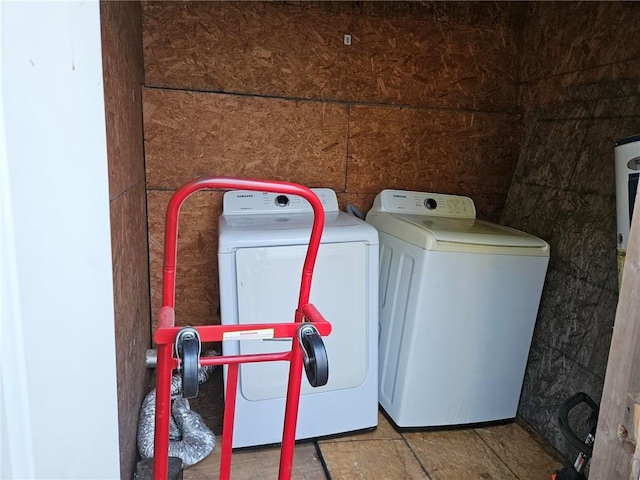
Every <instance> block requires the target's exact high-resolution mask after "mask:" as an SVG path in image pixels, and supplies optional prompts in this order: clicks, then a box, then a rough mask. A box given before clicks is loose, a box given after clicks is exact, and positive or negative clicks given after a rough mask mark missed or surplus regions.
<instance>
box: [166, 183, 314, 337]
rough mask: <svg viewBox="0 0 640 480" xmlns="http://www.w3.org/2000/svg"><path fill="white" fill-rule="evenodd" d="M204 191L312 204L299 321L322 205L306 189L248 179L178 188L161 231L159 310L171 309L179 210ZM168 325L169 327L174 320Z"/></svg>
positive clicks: (193, 184)
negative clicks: (281, 196) (277, 197)
mask: <svg viewBox="0 0 640 480" xmlns="http://www.w3.org/2000/svg"><path fill="white" fill-rule="evenodd" d="M204 189H220V190H255V191H259V192H272V193H284V194H287V195H299V196H300V197H302V198H304V199H305V200H306V201H308V202H309V203H310V204H311V207H312V208H313V226H312V227H311V237H310V239H309V247H308V248H307V255H306V257H305V260H304V265H303V267H302V279H301V286H300V297H299V299H298V308H297V309H296V317H295V320H296V321H297V322H300V321H302V316H303V313H302V308H303V307H304V306H305V305H306V304H308V303H309V292H310V291H311V281H312V277H313V267H314V265H315V261H316V257H317V256H318V248H319V247H320V237H321V236H322V229H323V227H324V209H323V207H322V202H321V201H320V200H319V199H318V197H317V196H316V195H315V193H313V192H312V191H311V190H309V189H308V188H307V187H304V186H302V185H298V184H296V183H290V182H279V181H271V180H257V179H248V178H230V177H201V178H196V179H195V180H192V181H190V182H189V183H186V184H185V185H183V186H182V187H180V188H179V189H178V190H176V192H175V193H174V194H173V196H172V197H171V200H169V206H168V207H167V215H166V219H165V220H166V221H165V231H164V264H163V269H162V274H163V281H162V306H163V307H170V308H174V304H175V289H176V262H177V255H178V248H177V244H178V217H179V214H180V207H181V206H182V203H183V202H184V201H185V200H186V199H187V197H188V196H189V195H191V194H192V193H195V192H197V191H198V190H204ZM171 322H172V323H171V324H170V325H163V326H165V327H172V326H174V325H173V319H171Z"/></svg>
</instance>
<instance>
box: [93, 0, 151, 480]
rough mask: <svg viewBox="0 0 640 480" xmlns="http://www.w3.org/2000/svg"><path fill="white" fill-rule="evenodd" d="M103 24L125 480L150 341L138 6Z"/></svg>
mask: <svg viewBox="0 0 640 480" xmlns="http://www.w3.org/2000/svg"><path fill="white" fill-rule="evenodd" d="M100 20H101V34H102V62H103V77H104V100H105V112H106V134H107V155H108V160H109V167H108V168H109V194H110V198H111V205H110V208H111V250H112V261H113V288H114V308H115V336H116V338H115V340H116V350H117V358H116V366H117V372H118V379H117V380H118V426H119V440H120V476H121V478H131V476H132V474H133V471H134V468H135V465H136V458H137V447H136V430H137V424H138V412H139V409H140V404H141V402H142V398H143V397H144V395H145V394H146V389H147V383H148V372H147V369H146V367H145V358H144V355H145V351H146V349H147V348H149V346H150V342H151V339H150V329H149V321H150V309H149V271H148V262H147V258H148V257H147V252H148V244H147V227H146V225H147V222H146V208H145V184H144V157H143V148H142V147H143V141H142V99H141V86H142V83H143V79H144V75H143V61H142V45H141V38H142V20H141V8H140V4H139V3H138V2H101V3H100ZM87 161H90V159H87Z"/></svg>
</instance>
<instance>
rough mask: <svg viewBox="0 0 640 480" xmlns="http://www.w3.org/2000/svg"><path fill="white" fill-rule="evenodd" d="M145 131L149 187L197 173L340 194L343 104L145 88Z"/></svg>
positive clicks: (344, 139)
mask: <svg viewBox="0 0 640 480" xmlns="http://www.w3.org/2000/svg"><path fill="white" fill-rule="evenodd" d="M144 127H145V154H146V161H147V164H146V165H147V188H149V189H176V188H178V187H179V186H180V185H182V184H183V183H185V182H187V181H189V180H191V179H193V178H194V177H198V176H202V175H231V176H244V177H264V178H271V179H276V180H288V181H293V182H298V183H302V184H305V185H308V186H316V187H328V188H333V189H335V190H338V191H342V190H344V188H345V187H344V175H345V174H344V172H345V161H346V145H347V107H346V106H344V105H339V104H331V103H320V102H308V101H291V100H282V99H269V98H257V97H244V96H237V95H220V94H211V93H200V92H185V91H171V90H158V89H148V88H147V89H145V91H144Z"/></svg>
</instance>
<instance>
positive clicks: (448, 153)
mask: <svg viewBox="0 0 640 480" xmlns="http://www.w3.org/2000/svg"><path fill="white" fill-rule="evenodd" d="M518 124H519V116H517V115H509V114H488V113H470V112H463V111H451V110H430V109H414V108H393V107H369V106H353V107H351V113H350V118H349V161H348V170H347V189H348V191H349V192H363V193H364V192H367V193H377V192H379V191H380V190H382V189H384V188H397V189H405V190H425V191H431V192H442V193H453V194H465V195H468V194H483V195H484V194H502V195H503V194H504V193H505V192H506V191H507V190H508V188H509V184H510V183H511V177H512V175H513V171H514V170H515V167H516V163H517V160H518V156H517V152H518V147H519V144H520V135H521V133H520V131H519V129H518V127H517V125H518Z"/></svg>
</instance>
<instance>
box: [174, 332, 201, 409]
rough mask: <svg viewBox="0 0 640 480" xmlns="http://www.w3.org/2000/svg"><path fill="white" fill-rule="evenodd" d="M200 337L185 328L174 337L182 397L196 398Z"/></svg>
mask: <svg viewBox="0 0 640 480" xmlns="http://www.w3.org/2000/svg"><path fill="white" fill-rule="evenodd" d="M200 348H201V345H200V335H198V331H197V330H196V329H195V328H193V327H185V328H183V329H182V330H180V331H179V332H178V335H177V336H176V354H177V357H178V358H180V375H181V377H182V396H183V397H184V398H195V397H197V396H198V386H199V383H198V367H199V364H200Z"/></svg>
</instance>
